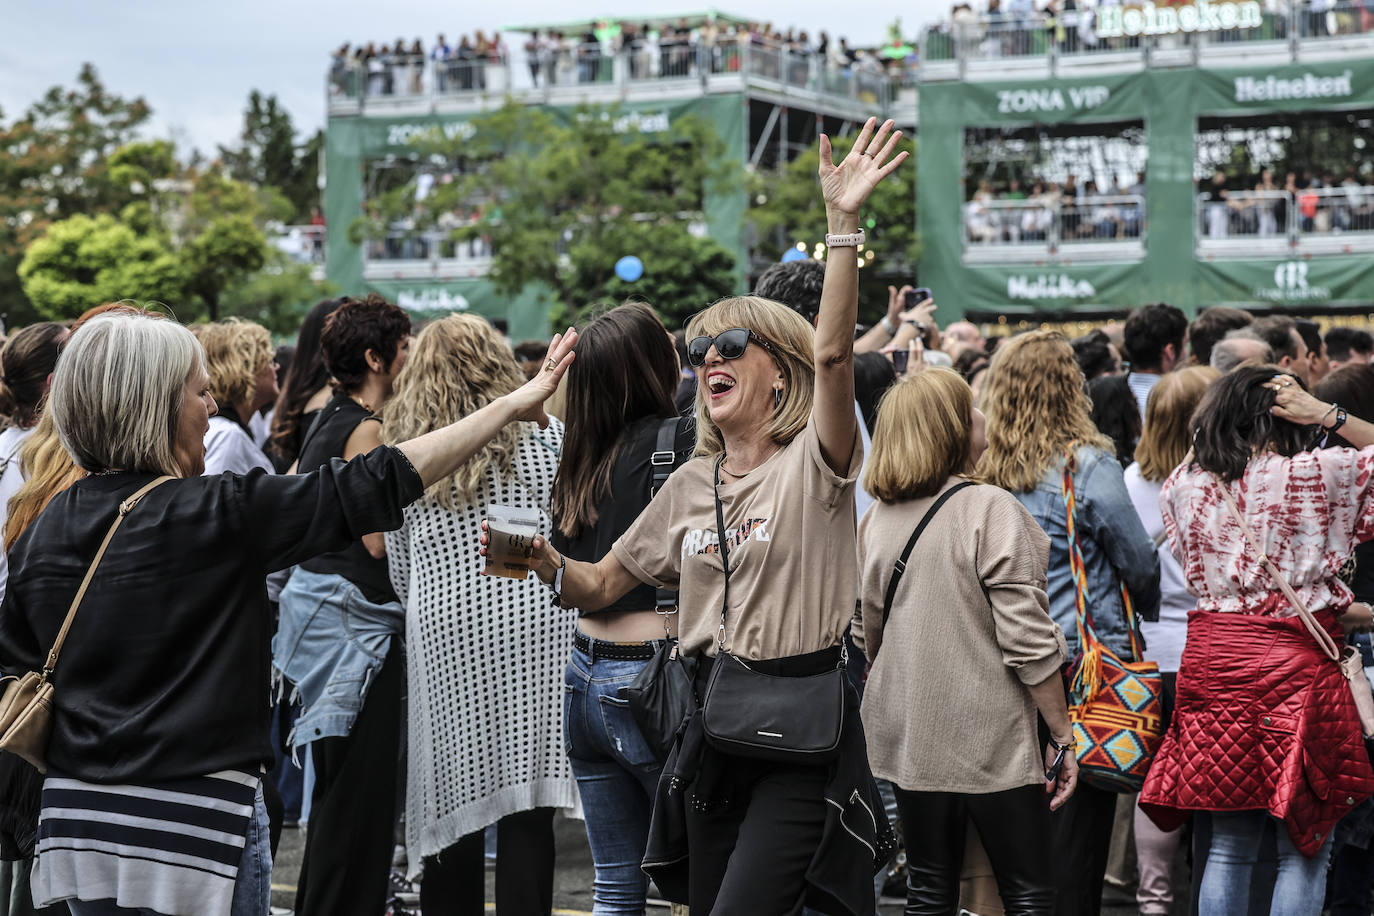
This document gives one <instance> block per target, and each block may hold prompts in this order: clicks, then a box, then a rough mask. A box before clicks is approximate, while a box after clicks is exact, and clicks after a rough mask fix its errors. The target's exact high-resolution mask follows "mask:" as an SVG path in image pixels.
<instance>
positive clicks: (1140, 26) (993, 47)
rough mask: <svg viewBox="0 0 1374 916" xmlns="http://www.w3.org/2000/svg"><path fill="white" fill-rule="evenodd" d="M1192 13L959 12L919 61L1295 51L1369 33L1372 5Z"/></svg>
mask: <svg viewBox="0 0 1374 916" xmlns="http://www.w3.org/2000/svg"><path fill="white" fill-rule="evenodd" d="M1185 8H1186V9H1187V10H1188V12H1187V13H1185V12H1184V9H1185ZM1198 9H1199V7H1194V6H1192V5H1191V4H1184V5H1183V6H1175V5H1165V4H1164V3H1163V2H1162V0H1159V2H1157V3H1149V2H1146V3H1144V4H1142V5H1140V6H1134V5H1133V6H1122V5H1099V6H1098V7H1097V8H1096V9H1086V10H1073V11H1066V12H1063V13H1059V14H1050V13H1046V12H1038V11H1036V12H1024V13H1010V12H999V13H993V14H986V15H981V16H979V15H976V14H973V13H964V14H961V15H960V16H959V17H957V18H955V19H953V20H951V21H949V22H945V23H940V24H938V25H933V26H929V27H927V28H926V29H925V30H924V31H923V32H922V35H921V61H922V63H923V64H927V63H937V64H938V63H940V62H944V61H961V62H962V61H980V60H994V61H995V60H999V59H1007V58H1010V59H1018V58H1019V59H1031V58H1049V59H1051V60H1053V59H1056V58H1060V57H1077V56H1087V55H1094V54H1111V53H1116V54H1125V55H1131V54H1134V55H1144V56H1146V57H1148V56H1149V55H1150V54H1151V53H1153V52H1157V51H1164V52H1167V51H1171V50H1174V49H1192V50H1193V51H1194V52H1200V51H1201V50H1202V49H1203V48H1205V47H1208V46H1233V45H1236V44H1247V43H1254V42H1288V43H1290V44H1291V45H1292V47H1293V50H1294V51H1296V47H1297V44H1298V43H1299V42H1309V41H1320V40H1325V39H1340V38H1348V37H1350V36H1358V35H1374V5H1371V4H1369V3H1367V2H1366V0H1276V2H1272V3H1271V2H1265V3H1264V4H1261V3H1259V2H1257V0H1235V2H1229V0H1213V2H1212V3H1211V4H1210V5H1209V11H1208V15H1206V16H1205V17H1200V16H1198V15H1194V14H1195V13H1197V11H1198ZM1217 10H1219V11H1220V12H1219V13H1218V14H1217V15H1216V18H1212V16H1211V12H1212V11H1217Z"/></svg>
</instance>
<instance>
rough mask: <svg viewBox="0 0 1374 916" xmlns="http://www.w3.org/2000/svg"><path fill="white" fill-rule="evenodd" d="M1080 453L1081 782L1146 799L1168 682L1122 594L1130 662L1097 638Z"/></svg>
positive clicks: (1072, 672) (1072, 712)
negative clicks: (1083, 539) (1147, 655)
mask: <svg viewBox="0 0 1374 916" xmlns="http://www.w3.org/2000/svg"><path fill="white" fill-rule="evenodd" d="M1073 456H1074V448H1073V447H1071V448H1070V451H1069V457H1068V458H1067V459H1066V460H1065V462H1064V506H1065V508H1066V509H1067V510H1068V513H1067V515H1068V521H1067V525H1068V534H1069V567H1070V569H1071V570H1072V571H1073V581H1074V598H1075V601H1076V603H1077V606H1078V654H1077V655H1076V656H1075V657H1074V659H1073V661H1072V662H1070V664H1069V719H1070V721H1071V722H1072V723H1073V734H1074V738H1075V739H1076V741H1077V743H1078V749H1077V754H1078V773H1079V776H1078V778H1079V779H1081V780H1083V781H1084V782H1086V783H1087V784H1088V785H1090V786H1093V787H1095V788H1098V789H1104V790H1106V791H1109V792H1139V791H1140V787H1141V786H1143V785H1144V784H1145V774H1146V772H1147V771H1148V770H1149V769H1150V761H1151V760H1152V759H1153V758H1154V755H1155V751H1157V750H1159V743H1160V741H1161V740H1163V738H1164V703H1163V697H1164V682H1163V679H1162V678H1161V677H1160V674H1159V665H1157V664H1156V663H1154V662H1147V661H1144V660H1142V657H1141V656H1142V652H1143V647H1142V640H1141V637H1140V621H1139V620H1138V619H1137V618H1136V616H1135V609H1134V608H1133V607H1132V606H1131V596H1130V594H1129V593H1128V592H1127V591H1126V587H1125V585H1122V586H1121V600H1122V603H1123V606H1124V608H1125V613H1126V628H1127V631H1128V632H1129V633H1130V637H1131V659H1130V660H1129V661H1123V660H1122V659H1121V658H1120V657H1119V656H1118V655H1117V654H1116V653H1115V652H1113V651H1112V650H1111V649H1110V648H1108V647H1107V646H1106V645H1104V644H1103V643H1102V641H1101V640H1100V639H1098V638H1097V629H1096V628H1095V627H1094V626H1093V619H1092V612H1091V611H1090V610H1089V609H1088V605H1089V601H1090V599H1089V595H1088V574H1087V570H1086V569H1085V568H1084V565H1083V548H1082V545H1081V543H1080V542H1079V539H1078V527H1077V525H1076V524H1075V519H1074V515H1075V511H1076V508H1077V506H1076V500H1075V498H1074V491H1073V472H1074V470H1075V469H1076V468H1075V461H1074V457H1073Z"/></svg>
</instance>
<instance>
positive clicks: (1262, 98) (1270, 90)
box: [1236, 70, 1355, 102]
mask: <svg viewBox="0 0 1374 916" xmlns="http://www.w3.org/2000/svg"><path fill="white" fill-rule="evenodd" d="M1350 77H1351V72H1350V71H1349V70H1346V71H1345V72H1344V73H1342V74H1341V75H1340V76H1317V75H1315V74H1312V73H1304V74H1303V75H1302V76H1299V77H1296V78H1294V79H1282V78H1280V77H1276V76H1272V75H1271V76H1267V77H1265V78H1264V79H1255V78H1254V77H1253V76H1242V77H1239V78H1237V79H1236V101H1237V102H1274V101H1279V100H1282V99H1338V98H1341V97H1343V96H1347V95H1354V94H1355V90H1354V88H1353V87H1352V86H1351V84H1350Z"/></svg>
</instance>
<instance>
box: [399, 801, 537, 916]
mask: <svg viewBox="0 0 1374 916" xmlns="http://www.w3.org/2000/svg"><path fill="white" fill-rule="evenodd" d="M483 839H484V838H483V833H482V831H481V830H479V831H477V832H476V833H469V834H468V835H467V836H465V837H463V838H462V839H460V840H459V841H458V842H457V843H454V844H453V845H452V846H450V847H449V848H448V849H445V850H444V851H443V852H441V853H439V854H438V855H437V856H429V857H428V858H426V859H425V877H424V880H423V881H421V882H420V909H421V910H422V911H423V912H424V914H425V916H481V914H482V913H484V912H485V911H486V889H487V879H486V848H485V847H486V844H485V843H484V842H483ZM496 907H497V910H498V912H500V913H501V916H549V914H550V913H552V912H553V809H552V808H535V809H533V810H532V811H520V812H517V813H515V814H509V815H507V816H505V817H503V818H501V820H499V821H497V822H496Z"/></svg>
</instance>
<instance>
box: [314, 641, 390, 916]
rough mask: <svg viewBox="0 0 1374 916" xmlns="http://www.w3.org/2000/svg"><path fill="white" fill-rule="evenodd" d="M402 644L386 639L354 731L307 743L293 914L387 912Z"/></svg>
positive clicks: (371, 915)
mask: <svg viewBox="0 0 1374 916" xmlns="http://www.w3.org/2000/svg"><path fill="white" fill-rule="evenodd" d="M400 643H401V640H400V638H399V637H395V638H393V639H392V640H391V649H390V650H389V651H388V652H387V655H386V661H384V662H383V663H382V670H381V671H379V672H378V673H377V676H376V677H375V678H374V679H373V681H372V686H371V687H370V688H369V689H368V691H367V698H366V699H365V700H364V701H363V708H362V709H361V710H360V711H359V712H358V718H357V721H355V722H354V723H353V730H352V731H351V732H349V734H348V736H347V737H344V738H322V739H320V740H319V741H316V742H314V743H313V744H311V745H310V753H311V756H312V759H313V761H314V763H315V791H314V793H313V794H312V795H311V810H310V826H309V829H308V830H307V831H306V835H305V855H304V857H303V858H302V859H301V871H300V877H299V879H298V881H297V884H296V916H377V914H378V913H381V912H382V911H383V910H385V909H386V898H387V882H388V880H389V879H390V877H391V853H392V850H393V848H394V846H395V843H394V837H395V830H396V785H397V780H398V772H397V771H398V769H399V762H398V761H399V759H400V750H401V694H402V688H403V685H404V682H405V665H404V663H403V660H402V655H401V645H400Z"/></svg>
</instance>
